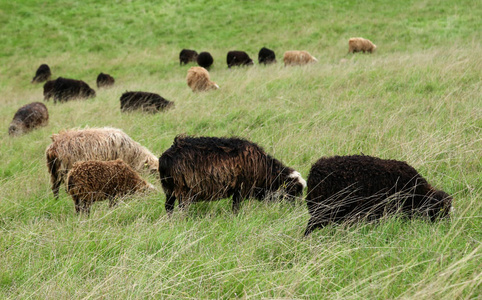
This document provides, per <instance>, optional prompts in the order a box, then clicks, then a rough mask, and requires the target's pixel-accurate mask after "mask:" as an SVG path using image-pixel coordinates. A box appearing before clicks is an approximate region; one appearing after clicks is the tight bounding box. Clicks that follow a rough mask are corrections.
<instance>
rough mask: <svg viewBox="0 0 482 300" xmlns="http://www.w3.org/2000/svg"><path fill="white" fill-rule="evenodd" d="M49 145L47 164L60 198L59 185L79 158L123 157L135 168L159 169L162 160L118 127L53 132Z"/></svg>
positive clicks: (55, 194)
mask: <svg viewBox="0 0 482 300" xmlns="http://www.w3.org/2000/svg"><path fill="white" fill-rule="evenodd" d="M51 138H52V141H53V142H52V144H50V145H49V146H48V147H47V150H46V151H45V155H46V157H47V168H48V171H49V173H50V177H51V183H52V192H53V193H54V196H55V197H56V198H57V197H58V195H59V187H60V185H61V184H62V182H63V181H64V180H65V178H66V175H67V172H68V171H69V170H70V169H71V168H72V166H73V165H74V163H76V162H77V161H86V160H101V161H108V160H115V159H122V160H123V161H125V162H126V163H127V164H128V165H129V166H131V167H132V168H133V169H134V170H136V171H138V172H140V171H142V170H143V169H145V168H148V169H149V170H150V171H151V172H152V173H157V170H158V167H159V161H158V159H157V157H156V156H154V154H152V153H151V152H150V151H149V150H148V149H147V148H146V147H144V146H142V145H140V144H139V143H137V142H135V141H134V140H133V139H131V138H130V137H129V136H128V135H127V134H125V133H124V132H123V131H122V130H120V129H116V128H109V127H104V128H88V129H78V130H68V131H63V132H60V133H59V134H54V135H52V137H51Z"/></svg>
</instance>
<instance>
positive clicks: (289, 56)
mask: <svg viewBox="0 0 482 300" xmlns="http://www.w3.org/2000/svg"><path fill="white" fill-rule="evenodd" d="M283 61H284V63H285V66H300V65H306V64H309V63H315V62H317V61H318V60H317V59H316V58H315V57H313V56H312V55H311V54H310V53H308V52H307V51H298V50H293V51H286V52H285V54H284V55H283Z"/></svg>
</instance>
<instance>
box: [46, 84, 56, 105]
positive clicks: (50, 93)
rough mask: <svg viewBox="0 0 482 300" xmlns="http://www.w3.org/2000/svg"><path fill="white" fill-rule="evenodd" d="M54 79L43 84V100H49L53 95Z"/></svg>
mask: <svg viewBox="0 0 482 300" xmlns="http://www.w3.org/2000/svg"><path fill="white" fill-rule="evenodd" d="M54 86H55V80H49V81H47V82H46V83H45V84H44V101H49V100H50V98H52V97H53V96H54Z"/></svg>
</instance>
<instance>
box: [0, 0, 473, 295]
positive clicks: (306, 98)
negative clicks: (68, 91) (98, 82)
mask: <svg viewBox="0 0 482 300" xmlns="http://www.w3.org/2000/svg"><path fill="white" fill-rule="evenodd" d="M4 2H5V1H4ZM4 2H2V3H0V24H1V26H2V35H0V44H1V45H2V47H1V48H0V64H1V65H2V66H3V68H2V72H1V73H0V90H1V91H2V96H1V98H0V107H1V109H0V128H3V130H2V132H3V133H0V237H1V238H0V298H36V299H44V298H61V299H67V298H69V299H70V298H75V299H77V298H109V299H110V298H121V299H122V298H254V299H257V298H313V299H319V298H326V299H332V298H357V299H358V298H363V299H366V298H369V299H387V298H390V299H391V298H416V299H434V298H435V299H454V298H463V299H476V298H480V297H481V296H482V287H481V286H482V285H481V284H482V273H481V271H480V270H481V269H482V246H481V240H482V229H481V228H482V221H481V219H482V218H481V216H482V204H481V201H480V200H481V198H482V176H481V174H482V139H481V129H482V105H481V103H482V97H481V95H482V93H481V92H482V89H481V74H482V73H481V71H480V70H482V59H481V57H482V47H481V44H480V40H481V34H480V33H481V32H482V31H481V29H482V23H481V22H480V17H479V16H480V15H482V7H481V5H480V4H479V3H478V2H477V1H422V2H417V1H399V2H396V3H394V2H393V1H386V0H380V1H373V2H370V3H366V2H361V1H337V2H329V1H326V2H325V1H313V2H311V1H304V0H302V1H297V2H288V1H265V2H259V1H258V2H253V1H217V0H216V1H209V2H208V1H189V2H186V3H184V2H182V1H163V2H162V4H159V3H158V2H155V1H152V2H148V1H142V2H140V1H109V2H105V3H100V2H98V1H83V2H75V1H55V2H54V1H35V0H23V1H17V2H12V1H11V2H8V3H7V2H5V3H4ZM353 36H363V37H366V38H369V39H371V40H372V41H373V42H374V43H375V44H377V46H378V50H377V51H378V52H377V53H375V54H373V55H347V51H348V45H347V43H348V42H347V41H348V38H350V37H353ZM263 46H266V47H268V48H271V49H273V50H275V52H276V54H277V56H278V61H279V62H278V64H277V65H273V66H266V67H264V66H259V65H255V66H253V67H251V68H240V69H232V70H228V69H227V67H226V64H225V61H224V58H225V55H226V53H227V51H229V50H235V49H237V50H245V51H247V52H248V54H249V55H250V56H251V57H252V58H256V54H257V51H258V50H259V49H260V48H261V47H263ZM182 48H192V49H196V50H198V51H203V50H207V51H210V52H211V53H212V54H213V57H214V59H215V63H214V67H213V69H212V70H211V78H212V80H214V81H216V82H217V83H218V84H219V85H220V86H221V89H220V90H218V91H215V92H209V93H198V94H193V93H192V92H191V91H190V90H189V88H188V87H187V85H186V83H185V76H186V72H187V69H188V68H189V67H190V66H182V67H180V66H179V63H178V60H177V57H178V53H179V51H180V50H181V49H182ZM293 49H300V50H301V49H303V50H308V51H309V52H310V53H312V54H313V55H314V56H315V57H317V58H318V60H319V63H318V64H316V65H311V66H305V67H292V68H284V67H283V66H282V63H281V57H282V53H283V52H284V51H286V50H293ZM41 63H48V64H49V65H50V67H51V68H52V72H53V73H54V76H64V77H71V78H75V79H83V80H85V81H86V82H87V83H89V84H90V85H91V86H95V78H96V76H97V74H98V73H99V72H105V73H109V74H111V75H113V76H114V77H115V78H116V86H115V87H114V88H112V89H108V90H98V91H97V97H96V98H95V99H90V100H87V101H72V102H67V103H63V104H61V105H60V104H59V105H54V104H53V103H52V102H48V103H46V105H47V106H48V109H49V113H50V120H49V121H50V122H49V125H48V126H47V127H44V128H41V129H39V130H36V131H33V132H32V133H30V134H28V135H25V136H21V137H18V138H10V137H9V136H8V134H7V129H8V125H9V123H10V121H11V119H12V117H13V115H14V113H15V111H16V110H17V109H18V108H19V107H20V106H21V105H24V104H27V103H29V102H33V101H41V100H42V98H43V97H42V87H41V85H32V84H30V80H31V78H32V77H33V75H34V72H35V70H36V68H37V67H38V66H39V65H40V64H41ZM126 90H142V91H149V92H156V93H160V94H161V95H162V96H163V97H165V98H166V99H169V100H171V101H174V102H175V105H176V107H175V109H173V110H170V111H168V112H165V113H160V114H155V115H151V114H142V113H139V112H133V113H127V114H122V113H121V112H120V109H119V97H120V95H121V94H122V93H123V92H124V91H126ZM84 126H90V127H97V126H112V127H117V128H121V129H123V130H124V131H125V132H126V133H127V134H129V135H130V136H131V137H132V138H133V139H135V140H136V141H138V142H140V143H141V144H143V145H145V146H146V147H148V148H149V149H150V150H151V151H153V152H154V153H155V154H156V155H160V154H161V153H162V152H163V151H165V150H166V149H167V148H168V147H169V146H170V145H171V144H172V141H173V138H174V137H175V136H176V135H177V134H180V133H186V134H195V135H209V136H231V135H236V136H241V137H244V138H247V139H250V140H252V141H254V142H256V143H258V144H259V145H261V146H262V147H264V148H265V150H266V151H267V152H269V153H270V154H272V155H273V156H274V157H276V158H278V159H280V160H282V161H283V162H284V163H285V164H286V165H289V166H291V167H293V168H295V169H297V170H298V171H300V172H301V173H302V175H303V176H304V177H305V178H306V177H307V175H308V172H309V169H310V167H311V165H312V164H313V163H314V162H315V161H316V160H317V159H318V158H320V157H322V156H331V155H345V154H359V153H364V154H366V155H373V156H378V157H382V158H391V159H398V160H403V161H407V162H408V163H409V164H410V165H412V166H414V167H415V168H416V169H417V170H418V171H419V172H420V173H421V174H422V175H423V176H424V177H425V178H427V180H428V181H429V182H430V183H432V184H433V185H434V186H436V187H438V188H441V189H443V190H444V191H446V192H448V193H449V194H451V195H453V197H454V199H455V200H454V208H455V213H454V214H453V217H452V219H451V221H450V222H438V223H434V224H432V223H428V222H425V221H423V220H418V219H417V220H411V221H407V220H400V219H397V218H391V219H387V220H384V221H383V222H380V223H379V224H365V223H361V224H357V225H353V226H343V225H341V226H329V227H326V228H324V229H322V230H317V231H315V232H313V234H312V235H311V236H310V237H308V238H303V237H302V234H303V231H304V229H305V226H306V223H307V221H308V218H309V215H308V213H307V210H306V205H305V204H304V202H303V200H302V199H300V200H299V201H297V202H295V203H285V202H281V203H271V202H269V203H264V202H257V201H244V202H243V204H242V208H241V212H240V213H239V214H238V215H233V214H232V213H231V210H230V207H231V205H230V199H224V200H221V201H218V202H215V203H198V204H196V205H192V206H191V207H190V209H189V211H188V212H187V213H181V212H177V211H176V212H175V214H174V216H173V217H172V218H168V217H167V216H166V213H165V210H164V201H165V196H164V194H163V193H162V192H161V191H160V192H158V193H153V194H151V195H149V196H147V197H142V198H141V197H133V198H132V199H128V200H126V201H125V202H123V203H121V204H120V205H119V207H117V208H115V209H109V208H108V205H107V203H99V204H95V205H94V207H93V210H92V213H91V215H90V217H85V216H77V215H76V214H75V212H74V207H73V201H72V200H71V198H70V197H69V196H68V195H67V194H66V193H65V192H64V191H61V197H60V199H59V200H55V199H53V196H52V193H51V190H50V186H49V176H48V173H47V170H46V166H45V158H44V151H45V148H46V147H47V145H48V144H49V143H50V138H49V136H50V135H51V134H52V133H56V132H58V131H60V130H62V129H65V128H73V127H84ZM148 179H149V181H150V182H151V183H153V184H155V185H156V186H157V187H158V188H159V189H160V183H159V181H158V179H157V178H155V177H151V178H148Z"/></svg>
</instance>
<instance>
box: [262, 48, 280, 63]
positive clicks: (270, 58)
mask: <svg viewBox="0 0 482 300" xmlns="http://www.w3.org/2000/svg"><path fill="white" fill-rule="evenodd" d="M258 63H259V64H265V65H267V64H273V63H276V55H275V54H274V51H273V50H271V49H268V48H265V47H263V48H261V50H259V53H258Z"/></svg>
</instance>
